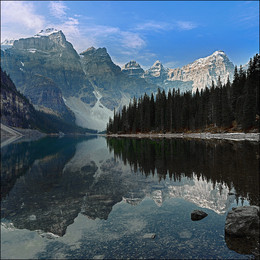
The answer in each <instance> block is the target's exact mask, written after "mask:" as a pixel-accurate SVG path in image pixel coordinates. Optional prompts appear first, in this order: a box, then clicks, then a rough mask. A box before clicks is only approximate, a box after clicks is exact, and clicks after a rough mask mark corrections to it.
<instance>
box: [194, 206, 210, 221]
mask: <svg viewBox="0 0 260 260" xmlns="http://www.w3.org/2000/svg"><path fill="white" fill-rule="evenodd" d="M207 216H208V214H207V213H205V212H204V211H202V210H197V209H196V210H193V212H192V213H191V220H193V221H196V220H201V219H203V218H205V217H207Z"/></svg>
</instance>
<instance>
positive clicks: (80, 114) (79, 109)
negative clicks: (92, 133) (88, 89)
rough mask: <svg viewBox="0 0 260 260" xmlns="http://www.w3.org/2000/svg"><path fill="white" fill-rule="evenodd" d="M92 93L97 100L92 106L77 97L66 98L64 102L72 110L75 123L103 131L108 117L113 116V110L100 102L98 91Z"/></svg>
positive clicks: (100, 96)
mask: <svg viewBox="0 0 260 260" xmlns="http://www.w3.org/2000/svg"><path fill="white" fill-rule="evenodd" d="M94 94H95V96H96V97H97V99H98V100H97V102H96V103H95V105H94V106H93V107H91V106H90V105H88V104H86V103H85V102H83V101H82V100H81V99H80V98H78V97H69V98H67V99H66V101H65V104H66V105H67V106H68V107H69V108H70V109H71V110H72V111H73V112H74V114H75V117H76V124H77V125H79V126H82V127H87V128H91V129H96V130H98V131H103V130H105V129H106V126H107V123H108V121H109V117H111V118H112V117H113V111H111V110H109V109H108V108H106V107H105V106H104V105H103V104H102V103H101V102H100V99H101V98H102V95H101V94H100V93H99V92H97V91H94Z"/></svg>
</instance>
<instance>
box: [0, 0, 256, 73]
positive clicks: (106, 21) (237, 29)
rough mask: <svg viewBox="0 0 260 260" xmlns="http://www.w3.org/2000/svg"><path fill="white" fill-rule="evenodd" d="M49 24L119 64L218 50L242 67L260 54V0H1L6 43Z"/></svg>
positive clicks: (187, 58) (181, 59)
mask: <svg viewBox="0 0 260 260" xmlns="http://www.w3.org/2000/svg"><path fill="white" fill-rule="evenodd" d="M49 27H53V28H56V29H58V30H62V31H63V33H64V34H65V36H66V39H67V40H68V41H70V42H71V43H72V44H73V46H74V48H75V49H76V50H77V52H78V53H80V52H82V51H84V50H86V49H87V48H89V47H91V46H94V47H95V48H99V47H106V48H107V51H108V53H109V54H110V56H111V57H112V60H113V61H114V62H115V63H116V64H118V65H119V66H122V65H124V64H125V63H127V62H128V61H130V60H136V61H137V62H138V63H139V64H140V65H141V66H142V67H143V68H144V69H147V68H149V67H151V66H152V65H153V63H154V62H155V61H156V60H160V61H161V62H162V63H163V65H164V66H165V67H167V68H177V67H182V66H184V65H186V64H188V63H191V62H193V61H194V60H196V59H198V58H203V57H206V56H208V55H211V54H212V53H213V52H214V51H217V50H222V51H224V52H225V53H226V54H227V56H228V57H229V59H230V60H231V61H232V62H233V63H234V64H236V65H238V66H239V65H240V64H242V65H244V64H246V63H247V62H248V60H249V58H250V57H253V55H255V54H256V53H259V1H2V0H1V42H2V41H4V40H5V39H19V38H25V37H30V36H33V35H35V34H36V33H38V32H39V31H40V30H42V29H45V28H49Z"/></svg>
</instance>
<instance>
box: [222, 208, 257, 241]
mask: <svg viewBox="0 0 260 260" xmlns="http://www.w3.org/2000/svg"><path fill="white" fill-rule="evenodd" d="M225 233H226V234H227V235H229V236H233V237H259V207H258V206H243V207H237V208H233V209H232V210H231V211H230V212H229V213H228V215H227V218H226V223H225Z"/></svg>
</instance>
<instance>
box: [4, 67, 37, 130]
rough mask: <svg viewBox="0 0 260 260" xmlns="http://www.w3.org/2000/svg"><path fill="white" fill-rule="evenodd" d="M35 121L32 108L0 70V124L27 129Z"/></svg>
mask: <svg viewBox="0 0 260 260" xmlns="http://www.w3.org/2000/svg"><path fill="white" fill-rule="evenodd" d="M35 121H36V118H35V109H34V107H33V106H32V104H30V102H29V101H28V100H27V99H26V98H25V97H24V96H23V95H22V94H21V93H19V92H18V91H17V89H16V87H15V85H14V84H13V82H12V81H11V79H10V77H9V76H8V75H7V74H6V73H5V72H3V71H2V69H1V123H3V124H6V125H9V126H17V127H24V128H28V127H30V125H31V124H33V122H35Z"/></svg>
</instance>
